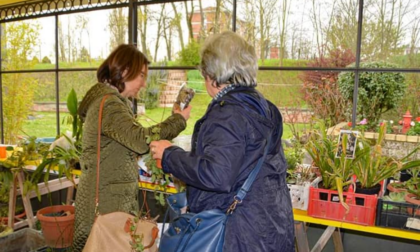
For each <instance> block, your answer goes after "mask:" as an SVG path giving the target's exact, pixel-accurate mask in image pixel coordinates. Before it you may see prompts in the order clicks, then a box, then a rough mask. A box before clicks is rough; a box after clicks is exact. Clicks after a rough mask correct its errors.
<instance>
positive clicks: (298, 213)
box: [293, 209, 420, 241]
mask: <svg viewBox="0 0 420 252" xmlns="http://www.w3.org/2000/svg"><path fill="white" fill-rule="evenodd" d="M293 215H294V218H295V221H302V222H307V223H313V224H320V225H325V226H334V227H338V228H344V229H350V230H355V231H360V232H364V233H372V234H379V235H385V236H392V237H398V238H404V239H410V240H415V241H420V232H416V231H409V230H402V229H395V228H384V227H376V226H362V225H357V224H351V223H347V222H340V221H333V220H327V219H320V218H314V217H310V216H308V214H307V212H306V211H303V210H299V209H293Z"/></svg>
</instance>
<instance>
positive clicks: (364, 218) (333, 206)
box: [308, 187, 378, 226]
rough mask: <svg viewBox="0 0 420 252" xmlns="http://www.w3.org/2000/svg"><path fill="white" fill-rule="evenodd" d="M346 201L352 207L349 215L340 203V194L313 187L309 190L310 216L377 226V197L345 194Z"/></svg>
mask: <svg viewBox="0 0 420 252" xmlns="http://www.w3.org/2000/svg"><path fill="white" fill-rule="evenodd" d="M343 197H344V201H345V202H346V203H347V205H348V206H349V207H350V210H349V211H348V213H346V209H345V208H344V207H343V205H342V204H341V203H340V201H339V198H338V192H337V191H332V190H326V189H319V188H314V187H311V188H310V189H309V207H308V215H309V216H312V217H316V218H323V219H329V220H335V221H344V222H350V223H353V224H360V225H370V226H373V225H375V214H376V204H377V201H378V197H377V196H376V195H365V194H358V193H352V192H344V193H343Z"/></svg>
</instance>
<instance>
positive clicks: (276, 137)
mask: <svg viewBox="0 0 420 252" xmlns="http://www.w3.org/2000/svg"><path fill="white" fill-rule="evenodd" d="M257 60H258V59H257V56H256V54H255V50H254V48H253V47H252V46H251V45H249V44H248V43H247V42H246V41H245V40H244V39H243V38H241V37H240V36H239V35H237V34H236V33H234V32H230V31H227V32H223V33H220V34H216V35H213V36H212V37H210V38H208V39H207V40H206V42H205V44H204V46H203V48H202V51H201V64H200V70H201V72H202V75H203V77H204V80H205V85H206V88H207V92H208V94H209V95H210V96H211V97H212V98H213V99H212V101H211V102H210V104H209V106H208V109H207V112H206V113H205V115H204V116H203V117H202V118H201V119H200V120H198V121H197V123H196V125H195V129H194V133H193V136H192V150H191V151H190V152H188V151H185V150H183V149H181V148H179V147H177V146H173V145H171V143H170V142H169V141H165V140H162V141H153V142H152V143H151V144H150V148H151V151H152V153H153V158H159V159H162V167H163V168H162V169H163V171H164V172H166V173H171V174H173V176H175V177H176V178H178V179H180V180H182V181H184V182H185V183H186V184H187V192H188V203H189V210H190V211H191V212H193V213H198V212H201V211H205V210H210V209H216V208H217V209H220V210H223V211H226V210H227V209H228V208H229V206H230V205H231V203H232V201H233V198H234V196H235V195H236V194H237V192H238V190H239V189H240V188H241V186H242V185H243V184H244V181H245V180H246V179H247V178H248V176H249V174H250V172H251V171H252V170H253V168H255V167H256V164H257V162H258V160H259V159H260V158H261V157H263V156H264V149H265V146H266V143H267V140H268V139H270V141H268V142H271V144H270V145H269V147H268V152H267V154H266V156H265V160H264V162H263V165H262V167H261V169H260V171H259V173H258V175H257V177H256V179H255V181H254V183H253V184H252V186H251V189H250V191H249V192H248V193H247V195H246V197H245V198H244V200H243V202H241V203H238V204H237V206H236V209H235V211H234V213H233V214H231V215H230V216H229V218H228V220H227V224H226V233H225V242H224V245H223V251H232V252H233V251H241V252H246V251H252V252H258V251H276V252H279V251H285V252H289V251H294V222H293V212H292V205H291V200H290V195H289V190H288V188H287V185H286V168H287V165H286V161H285V157H284V153H283V149H282V145H281V136H282V133H283V122H282V117H281V114H280V112H279V110H278V109H277V107H276V106H275V105H273V104H272V103H271V102H270V101H268V100H266V99H265V98H264V97H263V96H262V95H261V94H260V93H259V92H258V91H257V90H256V89H255V86H256V85H257V82H256V75H257V69H258V65H257Z"/></svg>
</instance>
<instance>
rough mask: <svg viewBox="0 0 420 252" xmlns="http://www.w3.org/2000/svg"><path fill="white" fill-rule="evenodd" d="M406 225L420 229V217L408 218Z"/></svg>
mask: <svg viewBox="0 0 420 252" xmlns="http://www.w3.org/2000/svg"><path fill="white" fill-rule="evenodd" d="M405 225H406V227H408V228H413V229H417V230H420V219H416V218H408V219H407V223H406V224H405Z"/></svg>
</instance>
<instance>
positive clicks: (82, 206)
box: [73, 44, 191, 251]
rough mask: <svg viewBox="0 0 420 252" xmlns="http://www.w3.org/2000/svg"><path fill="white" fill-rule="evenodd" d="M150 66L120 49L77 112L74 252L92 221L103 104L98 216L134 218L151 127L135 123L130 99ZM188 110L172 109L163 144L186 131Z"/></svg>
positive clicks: (136, 52)
mask: <svg viewBox="0 0 420 252" xmlns="http://www.w3.org/2000/svg"><path fill="white" fill-rule="evenodd" d="M148 64H149V61H148V60H147V58H146V57H145V56H144V54H143V53H141V52H140V51H139V50H138V49H137V48H136V47H135V46H133V45H126V44H122V45H120V46H118V47H117V48H116V49H115V50H114V51H113V52H112V53H111V54H110V55H109V56H108V58H107V59H106V60H105V61H104V62H103V63H102V65H101V66H100V67H99V69H98V71H97V79H98V83H97V84H96V85H94V86H93V87H92V88H91V89H90V90H89V91H88V92H87V93H86V95H85V97H84V98H83V100H82V102H81V103H80V106H79V111H78V113H79V116H80V118H81V119H82V121H83V122H84V128H83V138H82V148H83V150H82V155H81V157H80V163H81V169H82V175H81V177H80V182H79V185H78V188H77V195H76V214H75V218H76V220H75V232H74V241H73V249H74V251H81V250H83V247H84V246H85V243H86V240H87V237H88V236H89V233H90V230H91V227H92V225H93V222H94V220H95V207H96V206H95V193H96V183H95V182H96V164H97V138H98V118H99V106H100V103H101V101H102V98H103V97H104V96H105V95H109V96H108V98H107V99H106V100H105V103H104V106H103V112H102V127H101V140H100V144H101V149H100V158H101V160H100V179H99V199H100V203H99V205H98V209H97V210H98V212H99V213H100V214H106V213H110V212H115V211H122V212H127V213H130V212H138V209H139V204H138V201H137V195H138V176H139V174H138V164H137V158H138V156H139V155H142V154H145V153H147V152H149V146H148V144H147V143H146V136H148V135H151V134H152V133H151V131H152V129H153V127H156V126H152V127H150V128H144V127H142V126H141V125H140V124H139V123H138V122H137V121H136V120H135V117H134V114H133V112H132V105H131V102H130V100H129V99H128V98H137V96H138V92H139V90H140V89H141V88H143V87H146V80H147V73H148ZM190 110H191V108H190V107H187V108H185V109H184V110H183V111H180V110H176V109H174V113H173V115H171V116H170V117H168V118H167V119H166V120H165V121H164V122H162V123H160V124H159V127H160V128H161V130H160V137H161V139H168V140H171V139H173V138H175V137H176V136H177V135H178V134H179V133H180V132H181V131H182V130H184V129H185V127H186V120H187V119H188V118H189V116H190Z"/></svg>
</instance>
